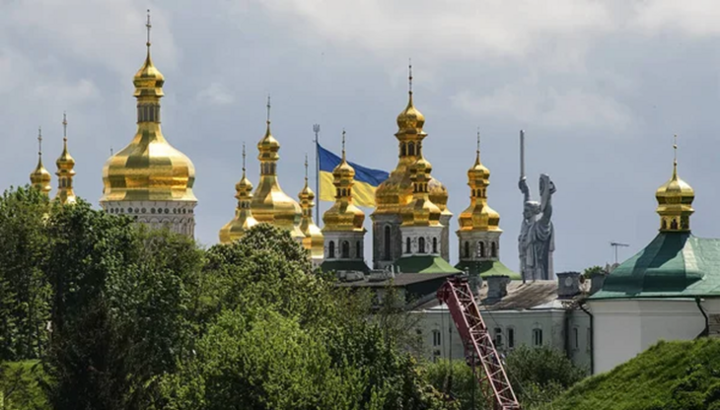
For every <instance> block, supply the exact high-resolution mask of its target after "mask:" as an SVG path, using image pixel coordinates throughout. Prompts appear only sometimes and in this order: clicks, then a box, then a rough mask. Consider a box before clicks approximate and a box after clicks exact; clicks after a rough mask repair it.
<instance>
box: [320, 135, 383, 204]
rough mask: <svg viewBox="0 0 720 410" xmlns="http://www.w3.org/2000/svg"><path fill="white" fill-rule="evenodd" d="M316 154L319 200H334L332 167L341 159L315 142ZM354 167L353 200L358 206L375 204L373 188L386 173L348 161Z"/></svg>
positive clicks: (381, 180) (380, 181)
mask: <svg viewBox="0 0 720 410" xmlns="http://www.w3.org/2000/svg"><path fill="white" fill-rule="evenodd" d="M317 155H318V158H320V200H321V201H331V202H335V186H334V185H333V174H332V172H333V169H335V167H336V166H338V164H340V161H342V159H341V158H340V157H338V156H337V155H335V154H333V153H332V152H330V151H328V150H326V149H325V148H323V147H321V146H320V144H317ZM348 164H350V166H352V167H353V168H355V185H354V186H353V201H354V202H355V205H358V206H367V207H374V206H375V189H376V188H377V187H378V185H380V184H381V183H382V182H383V181H385V180H386V179H387V178H388V173H387V172H385V171H380V170H377V169H370V168H365V167H363V166H361V165H358V164H354V163H352V162H350V161H348Z"/></svg>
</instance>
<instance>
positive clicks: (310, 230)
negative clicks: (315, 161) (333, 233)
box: [298, 156, 325, 259]
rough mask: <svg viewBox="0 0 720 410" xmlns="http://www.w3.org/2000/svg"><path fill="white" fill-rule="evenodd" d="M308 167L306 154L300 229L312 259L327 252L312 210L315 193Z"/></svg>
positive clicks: (301, 193) (301, 192) (304, 245)
mask: <svg viewBox="0 0 720 410" xmlns="http://www.w3.org/2000/svg"><path fill="white" fill-rule="evenodd" d="M307 167H308V162H307V156H305V186H304V187H303V189H302V190H301V191H300V193H299V194H298V197H299V198H300V208H302V219H301V221H300V230H301V231H302V233H303V234H305V239H303V241H302V244H303V247H304V248H305V249H307V250H308V251H309V252H310V257H311V258H312V259H322V258H323V256H324V253H325V238H324V237H323V234H322V231H321V230H320V228H318V226H317V225H315V222H314V221H313V218H312V211H313V207H314V206H315V202H314V201H315V193H314V192H313V191H312V189H310V186H309V185H308V176H307Z"/></svg>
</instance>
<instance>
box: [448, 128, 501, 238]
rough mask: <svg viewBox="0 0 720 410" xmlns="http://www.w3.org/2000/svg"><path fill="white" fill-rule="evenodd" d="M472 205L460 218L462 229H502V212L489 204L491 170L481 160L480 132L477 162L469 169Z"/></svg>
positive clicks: (476, 153) (498, 230)
mask: <svg viewBox="0 0 720 410" xmlns="http://www.w3.org/2000/svg"><path fill="white" fill-rule="evenodd" d="M467 175H468V186H469V187H470V206H469V207H467V209H465V210H464V211H463V212H462V213H461V214H460V218H459V221H458V223H459V225H460V231H496V232H500V231H502V230H501V229H500V214H498V213H497V212H495V210H493V209H492V208H490V206H488V204H487V188H488V186H489V185H490V170H488V169H487V168H486V167H485V166H484V165H483V164H482V162H480V132H479V131H478V135H477V150H476V151H475V164H473V166H472V167H471V168H470V169H469V170H468V173H467Z"/></svg>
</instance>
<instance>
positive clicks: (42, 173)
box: [30, 128, 52, 197]
mask: <svg viewBox="0 0 720 410" xmlns="http://www.w3.org/2000/svg"><path fill="white" fill-rule="evenodd" d="M51 179H52V177H51V176H50V172H48V170H47V169H45V167H44V166H43V162H42V129H41V128H38V163H37V166H36V167H35V170H33V172H31V173H30V184H31V185H32V187H33V188H35V189H37V190H38V191H40V192H42V193H43V195H45V196H47V197H49V196H50V191H51V190H52V187H51V186H50V181H51Z"/></svg>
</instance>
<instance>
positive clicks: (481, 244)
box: [478, 242, 485, 258]
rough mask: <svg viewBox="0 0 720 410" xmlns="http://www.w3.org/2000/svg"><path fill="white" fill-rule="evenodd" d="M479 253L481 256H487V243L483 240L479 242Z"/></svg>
mask: <svg viewBox="0 0 720 410" xmlns="http://www.w3.org/2000/svg"><path fill="white" fill-rule="evenodd" d="M478 253H479V254H480V257H481V258H484V257H485V244H484V243H482V242H478Z"/></svg>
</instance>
